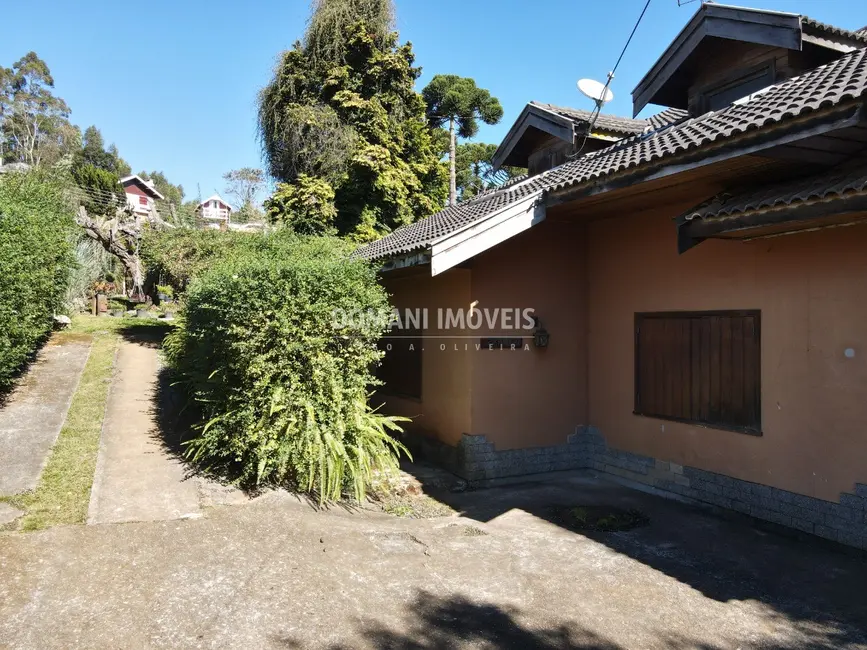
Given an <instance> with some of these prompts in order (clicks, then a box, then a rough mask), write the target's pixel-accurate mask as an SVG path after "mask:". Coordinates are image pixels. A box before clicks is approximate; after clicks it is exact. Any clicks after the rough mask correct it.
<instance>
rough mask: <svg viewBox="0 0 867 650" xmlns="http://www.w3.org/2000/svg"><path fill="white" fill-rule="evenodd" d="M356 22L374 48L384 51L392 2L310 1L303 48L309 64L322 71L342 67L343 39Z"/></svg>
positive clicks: (344, 54)
mask: <svg viewBox="0 0 867 650" xmlns="http://www.w3.org/2000/svg"><path fill="white" fill-rule="evenodd" d="M359 22H361V23H364V25H365V28H366V29H367V33H368V34H369V35H370V37H371V39H373V41H374V44H375V45H376V47H379V48H382V49H384V48H386V47H387V46H388V39H389V35H390V34H391V32H392V31H393V30H394V5H393V2H392V0H313V13H312V14H311V16H310V22H309V24H308V26H307V32H306V33H305V34H304V44H303V49H304V52H305V53H306V55H307V57H308V58H309V59H310V62H311V63H312V64H313V65H314V66H316V67H320V68H323V69H328V68H330V67H331V66H333V65H334V64H335V63H339V64H343V63H346V55H347V53H348V51H349V50H348V47H347V42H346V35H347V34H349V32H350V31H352V29H353V28H354V27H355V24H356V23H359Z"/></svg>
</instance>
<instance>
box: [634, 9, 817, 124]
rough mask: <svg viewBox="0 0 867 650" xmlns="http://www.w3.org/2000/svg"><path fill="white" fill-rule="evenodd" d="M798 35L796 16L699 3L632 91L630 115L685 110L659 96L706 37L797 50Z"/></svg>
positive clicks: (683, 104)
mask: <svg viewBox="0 0 867 650" xmlns="http://www.w3.org/2000/svg"><path fill="white" fill-rule="evenodd" d="M801 33H802V28H801V17H800V15H799V14H790V13H783V12H775V11H763V10H756V9H746V8H743V7H733V6H728V5H715V4H702V6H701V7H700V8H699V9H698V11H696V13H695V15H694V16H693V17H692V19H690V21H689V22H688V23H687V24H686V26H685V27H684V28H683V29H682V30H681V31H680V32H679V33H678V35H677V36H676V37H675V38H674V40H673V41H672V42H671V44H670V45H669V46H668V47H667V48H666V49H665V51H664V52H663V53H662V55H661V56H660V57H659V59H657V60H656V63H654V64H653V66H651V68H650V71H649V72H648V73H647V74H645V75H644V77H642V79H641V81H639V82H638V85H637V86H636V87H635V89H634V90H633V91H632V110H633V115H638V114H639V113H640V112H641V111H642V109H644V107H645V106H647V105H648V104H658V103H662V104H663V105H665V106H669V107H672V108H687V106H686V105H685V103H684V102H682V101H674V102H673V101H672V100H671V99H668V100H664V99H662V97H664V95H665V93H666V90H667V87H668V85H669V82H670V81H671V79H672V77H673V76H674V74H675V73H676V72H677V70H678V69H679V68H680V67H681V66H682V65H683V63H684V62H685V61H686V60H687V59H688V58H689V56H690V55H691V54H692V53H693V52H694V51H695V49H696V48H697V47H698V45H699V43H700V42H701V41H702V40H703V39H704V38H706V37H710V36H715V37H719V38H726V39H733V40H740V41H748V42H752V43H756V44H759V45H769V46H775V47H785V48H787V49H792V50H800V49H801Z"/></svg>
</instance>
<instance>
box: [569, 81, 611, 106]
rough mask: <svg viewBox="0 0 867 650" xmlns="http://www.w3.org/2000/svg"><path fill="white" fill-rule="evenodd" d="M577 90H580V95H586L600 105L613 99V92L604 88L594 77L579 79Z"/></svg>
mask: <svg viewBox="0 0 867 650" xmlns="http://www.w3.org/2000/svg"><path fill="white" fill-rule="evenodd" d="M578 90H579V91H581V94H582V95H586V96H587V97H589V98H590V99H592V100H593V101H594V102H596V104H597V105H598V106H600V107H601V106H604V105H605V104H607V103H608V102H610V101H611V100H612V99H614V93H613V92H611V89H610V88H606V87H605V85H604V84H601V83H599V82H598V81H596V80H595V79H579V80H578Z"/></svg>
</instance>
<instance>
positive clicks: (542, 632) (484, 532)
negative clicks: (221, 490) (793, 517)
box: [0, 474, 867, 650]
mask: <svg viewBox="0 0 867 650" xmlns="http://www.w3.org/2000/svg"><path fill="white" fill-rule="evenodd" d="M439 496H441V498H444V499H445V500H447V501H449V502H450V504H451V505H452V506H453V507H455V508H456V509H458V510H459V511H461V512H462V513H463V516H454V517H443V518H436V519H423V520H414V519H399V518H394V517H391V516H388V515H385V514H381V513H374V512H348V511H345V510H342V509H332V510H331V511H328V512H316V511H314V510H313V509H311V508H310V507H309V506H308V505H307V504H305V503H302V502H300V501H299V500H298V499H296V498H295V497H293V496H291V495H287V494H284V493H271V494H267V495H265V496H263V497H261V498H259V499H256V500H254V501H252V502H250V503H248V504H245V505H239V506H229V507H218V508H214V509H210V510H207V511H206V515H205V517H203V518H201V519H194V520H181V521H169V522H147V523H128V524H105V525H99V526H77V527H67V528H55V529H52V530H48V531H44V532H41V533H34V534H22V533H5V534H2V535H0V647H9V648H70V647H88V648H335V649H336V648H395V649H434V648H437V649H440V648H444V649H449V648H517V649H522V650H527V649H529V650H533V649H545V650H548V649H555V648H566V649H574V648H584V649H590V648H596V649H617V648H641V649H655V648H702V649H707V650H709V649H712V648H776V649H788V648H825V647H827V648H856V647H857V648H861V647H867V639H865V629H867V595H865V585H867V565H865V563H864V561H863V560H862V559H859V558H855V557H851V556H847V555H844V554H841V553H839V552H837V551H835V550H832V549H827V548H824V547H819V546H814V545H811V544H808V543H803V542H798V541H795V540H790V539H787V538H783V537H778V536H776V535H775V534H773V533H768V532H762V531H759V530H756V529H754V528H752V527H750V526H748V525H747V524H745V523H743V522H736V521H729V520H724V519H719V518H716V517H714V516H711V515H709V514H707V513H704V512H702V511H697V510H693V509H691V508H690V507H687V506H684V505H682V504H678V503H674V502H670V501H665V500H662V499H659V498H657V497H654V496H650V495H646V494H643V493H640V492H635V491H632V490H629V489H627V488H624V487H621V486H618V485H615V484H611V483H608V482H606V481H602V480H598V479H594V478H589V477H587V476H584V475H577V474H569V475H564V476H562V477H561V478H560V479H558V480H556V481H553V480H552V481H548V482H546V483H534V484H526V485H521V486H511V487H507V488H498V489H490V490H482V491H477V492H467V493H463V494H448V493H446V494H443V495H439ZM596 503H605V504H612V505H619V506H625V507H635V508H639V509H640V510H642V511H643V512H644V513H645V514H646V515H648V516H649V517H650V524H649V525H648V526H646V527H643V528H639V529H636V530H633V531H630V532H623V533H593V534H590V535H582V534H577V533H574V532H570V531H569V530H566V529H564V528H563V527H561V526H559V525H557V524H556V523H554V522H552V521H551V517H550V511H551V508H552V507H553V506H556V505H575V504H582V505H592V504H596Z"/></svg>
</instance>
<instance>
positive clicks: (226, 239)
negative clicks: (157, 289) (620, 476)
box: [139, 228, 267, 293]
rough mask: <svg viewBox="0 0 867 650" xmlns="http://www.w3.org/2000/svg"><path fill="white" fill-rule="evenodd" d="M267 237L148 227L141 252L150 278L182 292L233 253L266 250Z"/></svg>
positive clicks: (255, 234)
mask: <svg viewBox="0 0 867 650" xmlns="http://www.w3.org/2000/svg"><path fill="white" fill-rule="evenodd" d="M266 246H267V240H266V238H265V237H263V236H262V235H261V234H259V233H245V232H231V231H230V232H223V231H220V230H193V229H190V228H173V229H171V230H150V229H148V230H145V232H144V235H143V236H142V244H141V250H140V251H139V253H140V255H141V258H142V261H143V262H144V265H145V268H146V269H147V272H148V275H149V277H150V278H151V279H152V280H153V281H154V282H157V283H159V284H168V285H170V286H172V287H173V288H174V289H175V291H177V292H179V293H180V292H182V291H183V290H184V289H185V288H186V286H187V284H189V282H190V280H191V279H192V278H193V277H195V276H197V275H199V274H200V273H202V272H203V271H205V270H206V269H207V268H209V267H210V266H211V265H213V264H214V263H215V262H216V260H218V259H222V258H226V257H228V256H230V255H232V254H233V252H236V251H238V252H240V253H241V254H244V253H245V252H255V251H257V250H264V249H265V247H266Z"/></svg>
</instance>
